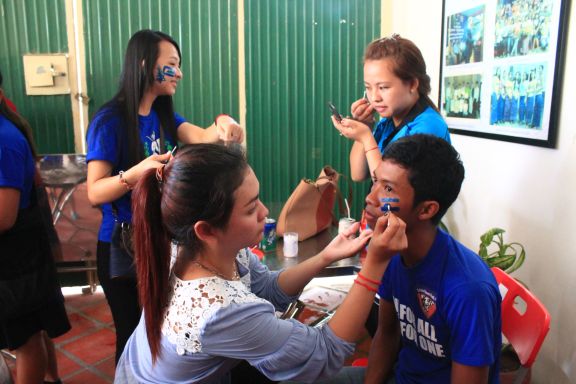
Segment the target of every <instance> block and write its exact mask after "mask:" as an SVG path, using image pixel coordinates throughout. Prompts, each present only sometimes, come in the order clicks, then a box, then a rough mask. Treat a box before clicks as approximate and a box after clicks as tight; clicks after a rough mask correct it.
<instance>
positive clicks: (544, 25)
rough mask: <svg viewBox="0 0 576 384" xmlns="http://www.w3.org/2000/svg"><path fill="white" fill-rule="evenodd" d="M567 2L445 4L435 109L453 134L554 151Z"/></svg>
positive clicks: (450, 0) (463, 0) (464, 0)
mask: <svg viewBox="0 0 576 384" xmlns="http://www.w3.org/2000/svg"><path fill="white" fill-rule="evenodd" d="M568 3H569V0H496V1H479V0H444V2H443V11H442V20H443V21H442V49H441V52H442V59H441V66H440V68H441V73H440V99H439V103H438V107H439V108H440V111H441V113H442V115H443V116H444V118H445V119H446V122H447V123H448V126H449V128H450V131H451V132H452V133H456V134H463V135H470V136H477V137H484V138H489V139H496V140H504V141H510V142H516V143H522V144H530V145H537V146H541V147H549V148H553V147H555V145H556V136H557V128H558V112H559V111H558V107H559V105H560V94H561V87H562V73H563V65H564V52H565V45H566V38H567V36H566V30H567V27H568V17H569V12H568V9H569V7H568V6H569V4H568Z"/></svg>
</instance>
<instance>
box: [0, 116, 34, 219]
mask: <svg viewBox="0 0 576 384" xmlns="http://www.w3.org/2000/svg"><path fill="white" fill-rule="evenodd" d="M35 164H36V162H35V160H34V157H33V156H32V150H31V149H30V145H29V144H28V141H27V140H26V137H25V136H24V135H23V134H22V132H20V130H19V129H18V128H16V126H15V125H14V124H13V123H12V122H11V121H10V120H8V119H7V118H6V117H4V116H3V115H0V187H4V188H14V189H17V190H19V191H20V205H19V207H18V208H19V209H23V208H27V207H28V206H29V205H30V194H31V192H32V185H33V183H34V172H35Z"/></svg>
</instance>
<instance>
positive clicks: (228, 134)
mask: <svg viewBox="0 0 576 384" xmlns="http://www.w3.org/2000/svg"><path fill="white" fill-rule="evenodd" d="M180 65H181V53H180V48H179V46H178V44H177V43H176V42H175V41H174V40H173V39H172V38H171V37H170V36H168V35H167V34H165V33H162V32H159V31H151V30H141V31H138V32H136V33H135V34H134V35H133V36H132V37H131V38H130V41H129V42H128V47H127V49H126V54H125V59H124V64H123V69H122V74H121V78H120V84H119V90H118V92H117V93H116V95H115V96H114V97H113V98H112V99H111V100H110V101H108V102H107V103H106V104H104V105H103V106H102V107H101V108H100V110H99V111H98V112H97V113H96V115H95V116H94V118H93V119H92V121H91V123H90V126H89V129H88V134H87V143H88V153H87V156H86V161H87V162H88V175H87V189H88V198H89V200H90V202H91V203H92V204H93V205H99V206H101V208H102V224H101V226H100V231H99V234H98V247H97V270H98V279H99V281H100V283H101V285H102V288H103V289H104V293H105V295H106V299H107V301H108V304H109V306H110V309H111V312H112V317H113V320H114V325H115V328H116V361H118V359H119V358H120V355H121V354H122V350H123V348H124V344H125V343H126V340H128V337H130V334H131V333H132V331H133V330H134V328H135V327H136V325H137V324H138V321H139V319H140V312H141V311H140V306H139V304H138V294H137V289H136V279H135V274H134V273H132V274H127V275H126V276H121V278H114V277H116V276H111V269H110V268H111V263H110V253H111V242H112V245H114V242H113V239H112V234H113V231H115V229H114V228H115V226H119V225H124V223H130V222H131V217H132V213H131V209H130V204H131V193H130V190H131V188H132V187H133V186H134V184H136V182H137V181H138V179H140V177H141V176H142V174H143V173H144V172H145V171H146V170H147V169H150V168H154V169H156V168H158V167H159V166H161V165H162V164H163V163H164V162H165V161H167V160H168V159H169V158H170V153H168V152H170V151H171V150H172V149H173V148H174V147H175V146H176V145H177V141H180V142H182V143H199V142H216V141H219V140H220V141H225V142H238V143H240V142H242V140H243V137H244V131H243V129H242V128H241V127H240V126H239V125H238V124H237V123H236V122H235V121H234V119H232V118H231V117H230V116H227V115H218V116H217V117H216V119H215V121H214V124H212V125H211V126H210V127H208V128H206V129H202V128H200V127H198V126H196V125H193V124H190V123H188V122H186V120H185V119H184V118H183V117H182V116H180V115H178V114H177V113H175V112H174V110H173V103H172V96H173V95H174V94H175V92H176V87H177V86H178V83H179V81H180V80H181V79H182V71H181V68H180Z"/></svg>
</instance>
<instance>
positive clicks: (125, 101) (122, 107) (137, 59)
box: [100, 29, 182, 166]
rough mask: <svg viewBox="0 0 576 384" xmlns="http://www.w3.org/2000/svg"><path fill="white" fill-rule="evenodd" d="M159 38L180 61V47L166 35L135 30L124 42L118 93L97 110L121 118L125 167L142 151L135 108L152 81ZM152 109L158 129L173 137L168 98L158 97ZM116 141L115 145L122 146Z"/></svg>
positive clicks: (142, 155) (174, 131) (169, 97)
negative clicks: (124, 147)
mask: <svg viewBox="0 0 576 384" xmlns="http://www.w3.org/2000/svg"><path fill="white" fill-rule="evenodd" d="M162 41H167V42H169V43H170V44H172V45H173V46H174V47H175V48H176V50H177V51H178V57H179V58H180V60H181V58H182V55H181V53H180V47H179V46H178V43H176V41H174V39H172V37H170V36H169V35H167V34H165V33H163V32H160V31H152V30H150V29H143V30H141V31H138V32H136V33H135V34H134V35H132V37H131V38H130V41H128V47H127V48H126V54H125V56H124V66H123V68H122V74H121V75H120V84H119V89H118V92H117V93H116V95H115V96H114V97H113V98H112V99H111V100H110V101H108V102H107V103H106V104H104V105H103V106H102V107H101V108H100V110H104V109H110V111H111V113H114V114H116V113H119V114H120V116H121V117H122V119H123V124H121V127H122V129H125V130H126V134H125V135H119V137H121V138H123V137H126V138H127V139H128V152H129V153H128V156H127V158H128V162H129V164H127V165H128V166H132V165H134V164H136V163H138V162H140V161H141V160H142V159H144V151H143V149H142V144H141V142H140V128H139V121H138V108H139V106H140V101H141V100H142V97H143V96H144V92H146V91H147V90H148V88H149V87H151V86H152V85H153V84H154V81H155V76H154V70H155V66H156V60H157V59H158V53H159V45H160V42H162ZM152 109H153V110H154V111H155V112H156V113H157V114H158V118H159V120H160V125H161V129H163V130H164V132H165V133H166V134H168V135H169V136H170V137H171V138H173V139H174V140H176V138H177V135H176V128H177V127H176V124H175V121H174V106H173V103H172V97H171V96H167V95H164V96H158V97H157V98H156V100H155V101H154V104H152ZM120 141H121V140H120ZM120 141H119V144H120V146H119V148H122V143H120Z"/></svg>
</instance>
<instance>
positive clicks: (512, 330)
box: [492, 267, 550, 384]
mask: <svg viewBox="0 0 576 384" xmlns="http://www.w3.org/2000/svg"><path fill="white" fill-rule="evenodd" d="M492 272H493V273H494V276H495V277H496V281H497V282H498V284H499V285H500V286H501V287H502V286H503V287H505V289H506V292H503V291H502V288H501V292H502V333H503V334H504V336H505V337H506V339H508V342H509V343H510V344H511V345H512V347H513V348H514V350H515V351H516V354H517V355H518V358H519V360H520V364H521V366H520V369H519V370H518V372H517V375H516V378H515V381H514V383H515V384H519V383H522V382H523V380H524V378H525V377H526V375H527V374H528V370H529V368H530V367H532V364H534V360H536V355H538V352H539V351H540V347H541V346H542V342H544V338H545V337H546V334H547V333H548V331H549V330H550V313H548V310H546V308H545V307H544V305H542V303H541V302H540V300H538V298H537V297H536V296H534V295H533V294H532V293H531V292H530V291H529V290H528V289H527V288H526V287H524V286H523V285H522V284H520V283H519V282H518V281H517V280H516V279H514V278H513V277H511V276H510V275H508V274H507V273H506V272H504V271H503V270H501V269H500V268H497V267H494V268H492ZM517 298H520V299H521V300H522V301H523V302H524V303H525V304H522V306H525V309H524V308H521V307H520V305H519V301H520V300H517Z"/></svg>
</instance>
